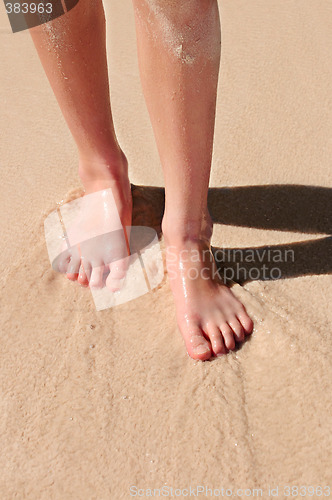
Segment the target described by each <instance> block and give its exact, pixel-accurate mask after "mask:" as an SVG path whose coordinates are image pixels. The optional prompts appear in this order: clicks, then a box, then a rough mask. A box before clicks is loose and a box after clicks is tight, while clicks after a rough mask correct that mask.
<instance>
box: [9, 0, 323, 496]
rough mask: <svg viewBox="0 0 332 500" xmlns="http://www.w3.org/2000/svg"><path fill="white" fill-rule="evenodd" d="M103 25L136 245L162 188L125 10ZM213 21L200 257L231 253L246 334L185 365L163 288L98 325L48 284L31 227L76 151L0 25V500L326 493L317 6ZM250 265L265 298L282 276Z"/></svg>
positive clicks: (71, 173) (23, 39)
mask: <svg viewBox="0 0 332 500" xmlns="http://www.w3.org/2000/svg"><path fill="white" fill-rule="evenodd" d="M105 8H106V12H107V22H108V47H107V48H108V58H109V73H110V82H111V97H112V106H113V113H114V120H115V126H116V130H117V133H118V136H119V139H120V142H121V145H122V147H123V148H124V150H125V151H126V154H127V156H128V159H129V168H130V178H131V182H132V183H133V184H134V185H135V186H138V187H137V188H136V189H134V223H135V221H136V223H139V224H146V225H151V226H154V225H157V224H158V223H160V218H161V214H162V211H163V177H162V171H161V168H160V162H159V159H158V154H157V149H156V146H155V142H154V138H153V133H152V129H151V125H150V122H149V118H148V113H147V110H146V107H145V102H144V98H143V95H142V90H141V85H140V80H139V74H138V65H137V55H136V48H135V27H134V16H133V10H132V5H131V2H130V1H129V0H122V1H117V2H116V1H115V2H111V1H109V2H105ZM220 10H221V22H222V62H221V70H220V80H219V94H218V107H217V119H216V133H215V148H214V158H213V167H212V174H211V182H210V186H211V189H210V193H209V206H210V211H211V214H212V217H213V220H214V224H215V225H214V234H213V241H212V243H213V246H214V249H215V250H218V249H224V250H228V251H229V252H228V254H227V252H226V255H228V256H229V258H228V260H229V262H226V263H225V262H224V263H223V264H224V265H226V266H227V267H228V269H236V262H233V261H232V256H233V255H235V252H234V251H235V250H240V251H241V250H242V254H241V252H238V253H237V255H238V256H239V255H242V256H243V255H244V256H245V257H246V259H245V262H242V263H240V264H241V266H240V267H241V268H242V269H241V270H240V276H239V278H240V279H238V281H239V282H238V283H236V284H235V285H234V286H233V290H234V293H235V294H236V295H237V296H238V297H239V298H240V299H241V300H242V301H243V303H244V304H245V306H246V308H247V310H248V312H249V313H250V314H251V316H252V318H253V319H254V321H255V329H254V333H253V335H252V336H251V338H250V340H248V341H247V342H245V343H244V345H243V346H242V347H241V348H240V349H238V350H237V351H235V352H232V353H230V354H229V355H227V356H224V357H221V358H218V359H213V360H211V361H209V362H199V361H194V360H192V359H191V358H189V357H188V355H187V354H186V352H185V349H184V344H183V341H182V339H181V336H180V334H179V332H178V329H177V326H176V319H175V308H174V303H173V299H172V295H171V292H170V289H169V284H168V282H167V280H166V279H165V280H164V281H163V283H162V285H161V286H160V287H159V288H158V289H156V290H155V291H153V292H150V293H148V294H145V295H143V296H141V297H139V298H137V299H136V300H133V301H131V302H128V303H125V304H122V305H120V306H117V307H115V308H110V309H107V310H104V311H99V312H98V311H96V308H95V306H94V303H93V300H92V296H91V293H90V291H89V290H88V289H84V288H82V287H80V286H78V285H77V284H76V283H71V282H69V281H68V280H65V279H64V277H63V276H62V275H60V274H58V273H56V272H54V271H53V270H52V268H51V265H50V262H49V259H48V254H47V249H46V244H45V236H44V226H43V225H44V220H45V218H46V216H47V215H48V214H49V213H50V212H51V211H52V210H55V209H56V207H57V203H59V202H60V201H61V200H66V199H68V198H70V197H71V196H72V193H73V192H77V190H79V189H81V188H82V186H81V184H80V181H79V179H78V175H77V153H76V146H75V144H74V142H73V139H72V137H71V135H70V132H69V130H68V128H67V126H66V124H65V121H64V119H63V117H62V115H61V112H60V109H59V107H58V105H57V102H56V100H55V97H54V95H53V93H52V91H51V88H50V86H49V83H48V81H47V78H46V76H45V74H44V71H43V69H42V66H41V64H40V62H39V59H38V56H37V54H36V52H35V49H34V46H33V43H32V41H31V38H30V35H29V33H28V32H27V31H23V32H20V33H15V34H13V33H12V32H11V29H10V25H9V21H8V19H7V17H6V12H5V8H4V6H1V7H0V47H1V51H0V65H1V125H2V126H1V136H2V140H1V146H0V148H1V150H0V166H1V181H0V191H1V196H0V209H1V214H2V216H1V218H0V232H1V255H2V259H1V260H0V271H1V274H0V276H1V277H0V281H1V302H0V305H1V323H0V325H1V349H0V367H1V370H0V390H1V396H0V415H1V418H0V436H1V452H0V471H1V475H0V497H1V499H2V500H7V499H8V500H13V499H14V498H15V499H16V498H17V499H19V500H21V499H29V500H37V499H38V500H39V499H47V500H49V499H56V500H58V499H59V500H60V499H61V500H67V499H68V500H73V499H80V500H85V499H86V500H88V499H89V500H92V499H96V500H121V499H129V498H133V497H135V495H136V497H137V496H138V489H139V488H140V489H141V490H142V491H143V492H144V494H145V496H148V495H147V494H146V490H148V489H153V488H160V489H161V488H163V487H164V488H165V490H164V491H166V489H167V488H169V489H168V490H167V491H168V492H169V495H168V496H169V497H170V496H171V493H170V491H171V490H170V488H173V493H174V491H175V490H176V489H178V490H185V489H189V488H190V487H191V488H197V486H203V487H204V488H205V487H207V488H211V489H212V490H213V489H215V490H219V491H220V492H221V490H222V488H224V493H223V495H224V496H226V493H225V491H226V489H227V488H228V489H229V491H230V490H231V491H232V493H233V497H235V498H236V494H237V493H236V492H237V490H239V489H242V490H245V489H247V490H248V491H249V489H250V491H251V496H254V490H253V489H255V488H259V489H261V490H262V494H261V495H258V496H260V497H261V498H270V497H271V493H270V494H269V488H274V489H275V488H279V489H278V491H277V493H278V497H279V498H284V497H285V493H287V491H288V490H287V487H290V488H291V487H293V486H294V487H295V486H297V487H298V488H299V489H298V490H293V495H292V496H291V498H301V497H302V498H303V497H304V495H303V494H302V495H301V494H300V491H301V490H300V487H301V486H302V487H305V488H307V490H302V492H303V491H304V492H305V493H306V496H305V498H309V497H311V498H318V497H320V498H327V495H326V493H327V491H328V490H327V489H324V488H325V487H326V486H328V485H329V486H330V487H331V492H332V474H331V470H332V469H331V463H332V443H331V436H332V420H331V409H332V408H331V393H332V358H331V347H332V336H331V333H332V328H331V325H332V309H331V298H332V279H331V272H332V237H331V235H332V187H331V183H332V169H331V158H332V133H331V131H332V65H331V53H332V36H331V33H332V5H331V4H330V3H329V2H326V1H323V0H316V1H314V0H306V1H305V2H301V1H300V0H284V1H283V2H281V1H280V0H269V1H268V2H267V1H266V0H264V1H263V0H252V1H250V2H249V1H248V0H247V1H244V0H224V1H222V2H220ZM142 207H143V208H144V210H143V211H142ZM268 250H269V251H270V253H268ZM287 251H289V252H288V254H287V253H286V252H287ZM249 255H250V258H249ZM277 255H278V256H279V257H278V258H277ZM285 255H287V256H288V257H287V258H286V257H285ZM280 256H281V257H280ZM250 259H251V260H250ZM278 259H279V260H278ZM263 264H266V266H267V270H268V271H267V272H268V276H267V278H271V275H270V274H269V273H271V269H274V268H277V269H279V271H280V274H279V271H278V270H277V271H273V272H274V273H275V274H274V275H273V276H272V278H275V279H265V280H263V279H261V278H262V275H261V274H259V276H258V275H255V273H252V274H250V270H251V269H252V268H253V267H255V268H259V269H261V267H262V265H263ZM276 278H279V279H276ZM309 486H312V487H314V488H315V489H314V490H308V487H309ZM319 486H320V487H321V488H322V492H323V493H322V495H321V496H320V495H319V491H320V490H319V489H318V490H317V488H318V487H319ZM311 491H313V494H311V495H310V494H309V493H310V492H311ZM331 494H332V493H331ZM174 495H175V494H174ZM141 496H143V495H141ZM150 496H151V495H150ZM177 496H178V497H180V498H184V497H185V492H184V491H182V493H181V495H180V494H178V495H177ZM215 496H217V495H215ZM221 496H222V495H221V493H220V497H221ZM237 496H240V495H239V494H238V495H237ZM243 496H244V494H243ZM247 496H249V494H248V495H247ZM256 496H257V495H256ZM275 496H276V495H275ZM210 497H211V495H210V496H209V493H208V491H204V493H202V494H201V498H210Z"/></svg>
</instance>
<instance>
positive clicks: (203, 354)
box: [180, 325, 211, 361]
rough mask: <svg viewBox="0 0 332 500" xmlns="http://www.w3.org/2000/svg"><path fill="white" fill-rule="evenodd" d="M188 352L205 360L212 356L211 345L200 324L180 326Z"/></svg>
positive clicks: (196, 357) (195, 357)
mask: <svg viewBox="0 0 332 500" xmlns="http://www.w3.org/2000/svg"><path fill="white" fill-rule="evenodd" d="M180 330H181V333H182V336H183V339H184V342H185V344H186V348H187V352H188V354H189V356H190V357H191V358H193V359H200V360H201V361H205V360H207V359H210V358H211V346H210V343H209V342H208V341H207V340H206V338H205V337H204V335H203V332H202V330H201V329H200V328H199V326H198V325H191V326H187V325H186V326H184V327H181V326H180Z"/></svg>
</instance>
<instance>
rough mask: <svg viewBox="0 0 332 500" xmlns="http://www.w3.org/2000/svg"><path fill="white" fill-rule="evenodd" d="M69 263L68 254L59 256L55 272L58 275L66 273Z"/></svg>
mask: <svg viewBox="0 0 332 500" xmlns="http://www.w3.org/2000/svg"><path fill="white" fill-rule="evenodd" d="M69 262H70V255H69V254H68V253H64V254H63V255H61V257H60V259H59V262H58V263H57V269H56V270H57V271H58V272H59V273H66V272H67V269H68V266H69Z"/></svg>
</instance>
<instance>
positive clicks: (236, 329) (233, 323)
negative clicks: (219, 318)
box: [228, 316, 244, 342]
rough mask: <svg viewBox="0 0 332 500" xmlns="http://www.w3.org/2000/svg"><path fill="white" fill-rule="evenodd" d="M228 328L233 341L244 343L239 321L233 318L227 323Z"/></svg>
mask: <svg viewBox="0 0 332 500" xmlns="http://www.w3.org/2000/svg"><path fill="white" fill-rule="evenodd" d="M228 324H229V326H230V327H231V329H232V330H233V333H234V337H235V340H236V341H237V342H243V341H244V330H243V328H242V325H241V323H240V321H239V320H238V319H237V318H236V317H235V316H234V317H232V318H231V319H230V320H229V321H228Z"/></svg>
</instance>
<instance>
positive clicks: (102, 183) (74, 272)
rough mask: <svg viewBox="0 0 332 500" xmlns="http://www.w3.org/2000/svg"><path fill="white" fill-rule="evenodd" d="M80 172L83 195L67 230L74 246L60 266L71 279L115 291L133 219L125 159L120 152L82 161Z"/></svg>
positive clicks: (122, 271) (124, 264) (124, 267)
mask: <svg viewBox="0 0 332 500" xmlns="http://www.w3.org/2000/svg"><path fill="white" fill-rule="evenodd" d="M79 174H80V177H81V180H82V183H83V185H84V188H85V196H84V197H83V198H82V200H81V205H80V207H79V214H78V216H77V218H76V220H75V222H74V223H73V224H72V225H71V226H70V227H69V228H68V229H67V235H68V238H69V241H70V242H73V243H71V246H72V247H73V248H72V250H69V252H67V254H66V256H65V258H63V259H62V261H61V263H60V265H59V269H60V271H61V272H63V273H65V274H66V276H67V278H68V279H69V280H71V281H75V280H77V281H78V283H80V284H81V285H83V286H88V285H90V287H91V288H101V287H102V286H103V285H104V283H105V284H106V286H107V287H108V288H109V289H110V290H111V291H113V292H114V291H117V290H119V289H120V288H121V283H122V281H123V278H124V277H125V275H126V270H127V268H128V260H129V257H128V256H129V247H128V246H129V245H128V241H129V234H127V232H126V231H125V230H124V229H125V228H126V227H127V228H129V227H130V226H131V219H132V197H131V187H130V182H129V179H128V167H127V160H126V158H125V156H124V154H123V153H121V154H120V155H119V156H118V158H116V159H115V160H113V161H112V162H107V163H105V162H94V161H91V160H90V161H87V160H81V161H80V167H79ZM110 190H111V192H110ZM111 193H112V195H113V196H112V195H111ZM113 199H114V201H115V204H116V207H115V206H114V203H113ZM75 242H85V243H83V244H76V243H75ZM107 273H109V274H108V276H107V278H106V281H105V275H106V274H107Z"/></svg>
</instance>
